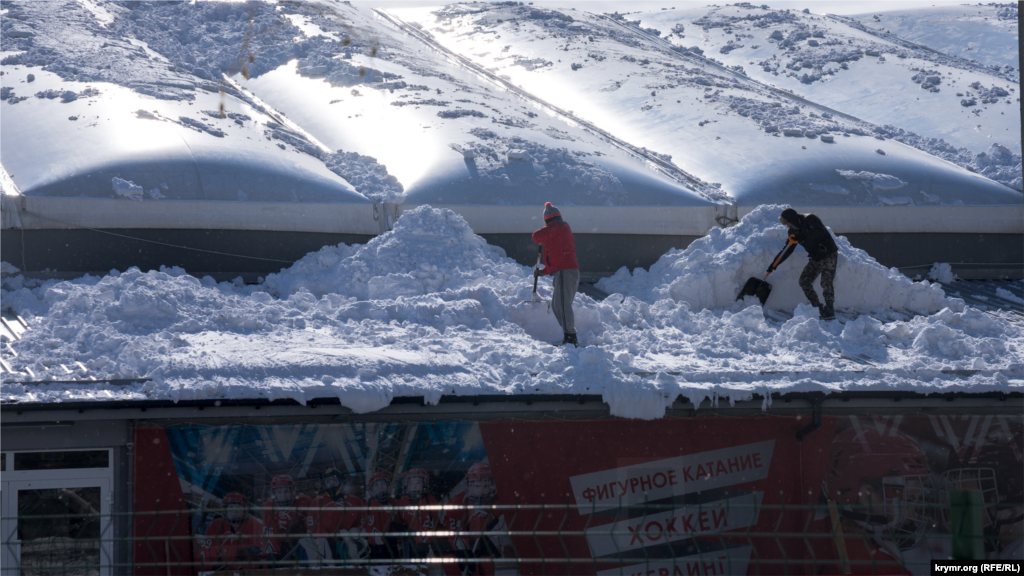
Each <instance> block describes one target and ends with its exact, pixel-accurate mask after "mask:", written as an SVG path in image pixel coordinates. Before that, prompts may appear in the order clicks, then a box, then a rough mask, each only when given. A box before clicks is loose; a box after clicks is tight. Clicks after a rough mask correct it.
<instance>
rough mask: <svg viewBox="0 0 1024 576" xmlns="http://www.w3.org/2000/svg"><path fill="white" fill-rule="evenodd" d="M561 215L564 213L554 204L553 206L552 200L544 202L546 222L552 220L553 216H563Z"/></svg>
mask: <svg viewBox="0 0 1024 576" xmlns="http://www.w3.org/2000/svg"><path fill="white" fill-rule="evenodd" d="M561 215H562V213H561V212H559V211H558V208H555V207H554V206H552V205H551V202H545V203H544V221H545V222H547V221H548V220H551V219H552V218H555V217H557V216H561Z"/></svg>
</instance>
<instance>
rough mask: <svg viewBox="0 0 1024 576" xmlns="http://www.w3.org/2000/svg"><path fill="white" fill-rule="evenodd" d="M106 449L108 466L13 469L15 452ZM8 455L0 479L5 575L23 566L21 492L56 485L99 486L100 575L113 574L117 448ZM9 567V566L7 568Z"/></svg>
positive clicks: (13, 574)
mask: <svg viewBox="0 0 1024 576" xmlns="http://www.w3.org/2000/svg"><path fill="white" fill-rule="evenodd" d="M96 450H107V451H108V453H109V456H108V460H107V462H108V465H107V467H106V468H62V469H56V470H20V471H16V470H13V467H14V456H13V454H15V453H16V452H84V451H96ZM4 457H5V458H7V462H6V465H5V466H4V468H5V471H4V473H3V482H0V484H2V486H0V490H2V493H0V498H3V502H2V507H3V511H4V512H3V514H4V517H3V521H2V527H0V539H2V540H0V547H2V548H3V551H2V553H0V558H2V559H3V561H4V574H3V576H17V575H18V574H19V571H18V569H19V568H20V567H21V541H20V540H17V539H16V538H17V535H18V532H17V529H18V522H17V516H18V491H19V490H47V489H56V488H94V487H98V488H99V489H100V576H110V574H111V573H112V570H111V564H112V563H113V561H114V543H113V537H114V533H113V530H114V522H112V518H111V516H110V513H111V507H112V504H113V500H114V494H113V492H112V489H113V486H114V450H113V449H112V448H90V449H81V450H77V449H71V450H17V451H7V452H4ZM8 567H10V568H8Z"/></svg>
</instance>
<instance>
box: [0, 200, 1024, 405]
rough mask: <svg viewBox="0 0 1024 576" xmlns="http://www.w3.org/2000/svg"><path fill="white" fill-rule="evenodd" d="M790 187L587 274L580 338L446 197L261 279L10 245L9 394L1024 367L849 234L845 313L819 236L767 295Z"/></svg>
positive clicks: (1006, 387)
mask: <svg viewBox="0 0 1024 576" xmlns="http://www.w3.org/2000/svg"><path fill="white" fill-rule="evenodd" d="M781 208H782V207H781V206H765V207H762V208H760V209H758V210H755V211H754V212H753V213H751V214H749V215H748V216H747V217H746V218H744V220H743V221H742V222H740V224H739V225H737V226H735V227H732V228H728V229H724V230H723V229H715V230H714V231H713V232H712V233H711V234H709V235H708V236H707V237H705V238H703V239H701V240H698V241H696V242H694V243H693V244H691V245H690V247H688V248H687V249H686V250H683V251H678V250H674V251H672V252H670V253H668V254H666V255H665V256H664V257H663V258H662V259H661V261H659V262H658V263H657V264H655V265H654V266H653V267H652V268H651V271H650V272H645V271H643V270H638V271H637V272H635V273H634V274H633V275H630V274H629V273H628V272H625V271H622V272H620V273H619V274H618V275H616V276H615V277H612V278H609V279H606V280H604V281H602V283H600V284H599V287H601V288H603V289H605V290H608V291H613V292H616V294H613V295H611V296H610V297H608V298H606V299H604V300H603V301H595V300H593V299H591V298H590V297H588V296H586V295H583V294H580V295H577V297H576V301H575V303H574V309H575V312H576V322H577V330H578V333H579V340H580V343H581V347H580V348H578V349H577V348H572V347H569V348H566V347H555V346H552V345H551V344H549V342H552V341H558V340H560V339H561V332H560V331H559V328H558V325H557V324H556V323H555V320H554V317H553V316H552V315H551V313H550V311H549V310H548V305H547V303H546V300H548V299H549V298H550V296H551V290H552V288H551V282H550V280H549V279H548V278H544V279H543V280H542V281H541V282H540V288H539V292H540V295H541V297H542V298H543V300H544V301H542V302H540V303H534V302H530V300H531V289H532V286H533V283H532V281H531V275H530V269H529V268H528V267H525V266H520V265H518V264H516V263H515V262H514V261H512V260H510V259H508V258H505V257H504V256H503V255H502V254H501V252H500V250H497V249H495V248H493V247H492V246H490V245H488V244H487V243H486V242H485V241H484V240H483V239H482V238H480V237H479V236H476V235H475V234H473V232H472V231H471V230H470V228H469V227H468V225H467V224H466V222H465V220H464V219H462V218H461V217H460V216H458V215H457V214H455V213H454V212H451V211H449V210H438V209H432V208H429V207H420V208H416V209H414V210H411V211H409V212H407V213H406V214H405V215H403V216H402V218H401V219H400V220H399V221H398V222H397V223H396V226H395V229H394V230H392V231H389V232H386V233H384V234H382V235H380V236H378V237H376V238H374V239H373V240H371V241H370V242H369V243H367V244H365V245H356V246H345V245H340V246H328V247H325V248H323V249H322V250H320V251H319V252H315V253H312V254H310V255H308V256H307V257H306V258H303V259H302V260H300V261H299V262H297V263H296V264H295V265H294V266H293V267H291V268H289V269H286V270H283V271H281V273H279V274H275V275H271V276H269V277H268V278H267V279H266V281H265V282H264V283H263V284H261V285H253V286H243V285H235V284H232V283H227V282H225V283H221V284H217V283H215V282H214V281H213V280H212V279H210V278H204V279H202V280H200V279H197V278H193V277H191V276H189V275H187V274H185V273H184V272H183V271H182V270H180V269H177V270H176V269H165V270H162V271H152V272H148V273H142V272H140V271H139V270H137V269H132V270H129V271H127V272H124V273H120V274H117V273H114V274H111V275H108V276H105V277H102V278H98V277H85V278H81V279H78V280H74V281H65V282H57V281H53V280H51V281H47V282H45V283H41V284H40V283H39V282H38V281H26V280H25V279H24V278H22V277H21V276H18V275H17V274H16V273H15V272H13V271H12V270H10V269H9V265H6V264H5V268H7V269H6V270H5V272H7V273H8V274H5V278H4V281H3V288H2V290H3V291H2V293H0V296H2V298H3V301H4V305H5V306H12V307H13V308H14V309H16V310H19V311H20V314H21V315H22V316H23V317H24V318H25V319H26V321H27V323H28V324H29V326H30V327H31V329H30V330H28V331H27V332H25V333H24V334H23V336H22V339H21V340H18V341H17V342H14V343H13V346H14V349H15V350H16V351H17V357H16V358H10V359H9V360H8V362H9V363H10V364H11V367H12V369H13V370H15V371H16V373H15V374H7V375H5V376H4V378H3V383H2V384H0V399H2V400H3V401H4V402H15V403H38V402H43V403H53V404H58V403H62V402H79V401H86V402H105V401H120V400H175V401H180V400H192V399H210V400H216V399H239V398H242V399H246V398H249V399H252V398H263V399H271V400H273V399H277V398H292V399H295V400H297V401H299V402H303V403H305V402H307V401H309V400H311V399H314V398H325V397H326V398H334V397H336V398H338V399H339V400H340V402H341V404H342V405H344V406H347V407H349V408H351V409H353V410H355V411H356V412H368V411H372V410H377V409H380V408H382V407H384V406H387V405H388V404H389V403H390V402H391V400H392V399H393V398H396V397H402V396H415V397H423V398H425V399H426V401H427V402H429V403H436V402H438V401H439V399H440V398H441V397H442V396H451V395H454V396H466V395H480V394H487V395H521V394H591V395H594V394H599V395H601V396H602V397H603V399H604V400H605V401H606V402H607V403H608V404H609V405H610V407H611V411H612V413H613V414H616V415H619V416H627V417H636V418H655V417H658V416H660V415H663V414H664V411H665V408H666V407H667V406H669V405H671V404H672V402H674V401H675V399H676V398H677V397H679V396H680V395H682V396H683V397H684V398H687V399H688V400H690V401H693V402H695V403H698V404H699V403H701V402H703V401H705V400H707V399H711V400H712V401H713V402H717V401H718V399H719V398H723V399H724V398H730V399H734V400H737V399H749V398H750V397H751V396H752V395H753V394H754V393H758V394H761V395H763V396H765V397H768V396H770V393H772V392H780V393H784V392H793V391H825V392H833V391H841V390H888V391H892V390H905V391H912V392H922V393H932V392H951V391H971V392H985V391H1003V392H1011V391H1021V390H1022V389H1024V372H1022V368H1021V367H1022V366H1024V357H1022V354H1024V330H1022V326H1021V325H1020V324H1019V323H1014V322H1012V321H1010V320H1009V319H1008V318H1007V317H1001V316H997V315H992V314H989V313H985V312H982V311H980V310H978V309H976V308H972V307H969V306H965V304H964V302H963V301H962V300H959V299H957V298H949V297H947V296H946V295H945V294H944V293H943V291H942V289H941V288H940V287H939V286H938V285H937V284H930V283H928V282H912V281H911V280H909V279H908V278H906V277H904V276H903V275H901V274H899V273H898V272H896V271H895V270H888V269H886V268H885V267H883V266H880V265H878V264H877V263H876V262H874V260H872V259H871V258H870V257H869V256H868V255H867V254H865V253H864V252H863V251H860V250H857V249H855V248H852V247H850V245H849V243H847V242H846V241H845V240H844V239H842V238H840V239H839V250H840V258H839V270H838V280H837V284H836V288H837V294H836V297H837V300H836V304H837V307H838V309H839V311H840V317H841V321H831V322H822V321H820V320H819V319H818V317H817V310H816V309H812V308H810V307H809V306H808V305H807V304H806V303H802V302H801V298H799V289H798V288H797V286H796V279H797V276H798V274H799V270H800V269H801V268H802V267H803V263H804V262H805V261H806V255H805V254H803V253H802V252H798V253H796V254H794V256H793V257H792V258H791V261H790V262H787V263H785V265H784V266H783V267H781V268H780V269H779V270H778V271H777V272H776V273H775V274H773V276H772V278H771V281H772V282H773V284H774V286H775V289H774V291H773V293H772V296H771V298H770V299H769V300H768V305H767V306H766V307H765V308H764V309H762V307H761V306H760V305H758V302H757V301H756V299H754V298H750V299H748V301H736V300H735V299H734V298H735V296H734V295H735V293H736V291H738V290H739V288H740V286H741V285H742V284H743V282H744V281H745V279H746V278H747V277H748V276H760V275H761V274H763V270H764V265H765V262H766V261H767V260H769V259H770V258H771V256H772V255H773V254H774V252H775V251H776V249H777V248H778V247H779V246H780V245H781V244H782V243H783V240H784V238H785V234H786V233H785V230H784V229H783V226H782V225H781V224H779V223H778V221H777V220H776V218H777V215H778V213H779V210H780V209H781ZM946 273H947V274H948V269H947V270H946ZM1010 296H1012V297H1014V298H1019V296H1016V295H1013V294H1010ZM62 365H63V366H62ZM77 366H81V367H82V368H76V367H77ZM64 367H69V368H68V369H69V370H72V371H74V372H75V374H77V376H75V377H76V378H79V377H82V376H85V375H88V376H91V377H94V378H97V379H100V380H108V379H148V381H135V382H120V383H116V384H108V383H98V382H91V383H90V382H81V383H67V382H66V381H67V380H69V379H73V378H71V377H69V376H68V374H67V372H66V371H65V369H64ZM79 370H83V372H82V373H79ZM46 380H61V381H65V382H58V383H46V382H45V381H46ZM766 402H768V400H766Z"/></svg>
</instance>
